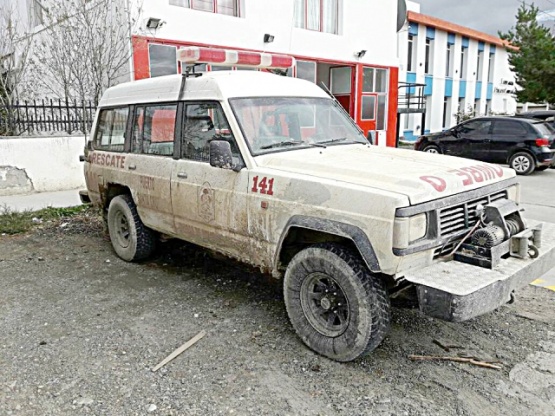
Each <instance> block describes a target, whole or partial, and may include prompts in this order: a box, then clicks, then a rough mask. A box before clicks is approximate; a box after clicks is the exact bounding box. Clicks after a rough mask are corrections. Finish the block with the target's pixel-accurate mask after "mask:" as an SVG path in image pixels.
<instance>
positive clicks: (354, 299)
mask: <svg viewBox="0 0 555 416" xmlns="http://www.w3.org/2000/svg"><path fill="white" fill-rule="evenodd" d="M284 298H285V306H286V308H287V313H288V315H289V319H290V320H291V324H292V325H293V327H294V328H295V331H296V332H297V334H298V335H299V337H300V338H301V339H302V341H303V342H304V343H305V344H306V345H307V346H308V347H309V348H311V349H312V350H314V351H316V352H317V353H319V354H321V355H324V356H326V357H328V358H331V359H333V360H336V361H341V362H347V361H352V360H355V359H357V358H359V357H361V356H363V355H365V354H367V353H369V352H371V351H373V350H374V349H375V348H376V347H377V346H378V345H379V344H380V343H381V342H382V341H383V339H384V338H385V336H386V334H387V333H388V331H389V327H390V321H391V315H390V314H391V311H390V309H391V306H390V301H389V296H388V293H387V288H386V287H385V284H384V282H383V281H382V280H381V279H379V278H378V277H376V276H374V275H372V274H371V273H370V272H369V271H368V269H367V267H366V265H365V264H364V263H363V262H362V260H361V259H360V257H359V256H357V255H355V254H354V253H353V252H352V251H351V250H349V249H347V248H345V247H343V246H340V245H337V244H317V245H314V246H311V247H308V248H306V249H304V250H302V251H301V252H299V253H297V255H295V257H293V259H292V260H291V262H290V263H289V265H288V267H287V271H286V273H285V279H284Z"/></svg>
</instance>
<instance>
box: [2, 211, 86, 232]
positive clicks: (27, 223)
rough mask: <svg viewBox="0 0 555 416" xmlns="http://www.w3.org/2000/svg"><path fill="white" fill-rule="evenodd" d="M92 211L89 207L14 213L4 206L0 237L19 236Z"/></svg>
mask: <svg viewBox="0 0 555 416" xmlns="http://www.w3.org/2000/svg"><path fill="white" fill-rule="evenodd" d="M92 211H94V208H92V207H91V206H90V205H79V206H76V207H69V208H53V207H48V208H44V209H41V210H39V211H29V210H27V211H14V210H12V209H10V208H9V207H7V206H5V205H4V206H3V207H0V235H2V234H9V235H12V234H21V233H24V232H27V231H29V230H31V229H32V228H33V227H35V226H38V225H41V224H44V223H49V222H50V223H57V222H60V221H62V220H64V219H68V218H71V217H75V216H78V215H81V214H84V213H89V212H92Z"/></svg>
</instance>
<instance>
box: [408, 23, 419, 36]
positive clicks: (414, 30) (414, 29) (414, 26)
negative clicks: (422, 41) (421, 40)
mask: <svg viewBox="0 0 555 416" xmlns="http://www.w3.org/2000/svg"><path fill="white" fill-rule="evenodd" d="M409 34H410V35H413V36H418V23H414V22H410V24H409Z"/></svg>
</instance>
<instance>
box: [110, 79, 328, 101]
mask: <svg viewBox="0 0 555 416" xmlns="http://www.w3.org/2000/svg"><path fill="white" fill-rule="evenodd" d="M182 79H183V76H182V75H167V76H163V77H157V78H149V79H145V80H140V81H132V82H126V83H124V84H120V85H117V86H115V87H112V88H109V89H108V90H106V92H105V93H104V95H103V96H102V99H101V100H100V107H108V106H115V105H126V104H135V103H152V102H168V101H169V102H171V101H176V100H177V99H178V95H179V91H180V88H181V82H182ZM268 96H277V97H287V96H294V97H317V98H318V97H319V98H329V96H328V95H327V94H326V92H324V91H323V90H322V89H321V88H319V87H318V86H317V85H315V84H314V83H312V82H309V81H305V80H302V79H299V78H291V77H283V76H279V75H274V74H271V73H268V72H258V71H216V72H204V73H202V75H200V76H196V77H195V76H189V77H188V78H187V80H186V84H185V94H184V97H186V99H188V100H227V99H228V98H232V97H268Z"/></svg>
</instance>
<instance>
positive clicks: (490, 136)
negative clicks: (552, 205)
mask: <svg viewBox="0 0 555 416" xmlns="http://www.w3.org/2000/svg"><path fill="white" fill-rule="evenodd" d="M554 138H555V134H554V132H553V130H552V129H551V128H549V127H548V126H547V125H545V123H544V122H543V121H542V120H532V119H526V118H513V117H477V118H473V119H472V120H468V121H465V122H463V123H461V124H459V125H457V126H455V127H453V128H451V129H449V130H446V131H443V132H441V133H433V134H427V135H424V136H421V137H420V138H419V139H418V140H417V141H416V143H415V145H414V148H415V149H416V150H421V151H424V152H429V153H444V154H446V155H452V156H460V157H466V158H469V159H476V160H481V161H484V162H493V163H507V164H508V165H509V166H510V167H511V168H513V169H514V170H515V171H516V173H517V174H519V175H529V174H530V173H532V172H533V171H534V170H535V169H537V170H545V169H547V168H548V167H549V165H550V164H551V162H552V159H553V155H554V151H555V143H554V141H553V139H554ZM552 146H553V147H554V149H552V148H551V147H552Z"/></svg>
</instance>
